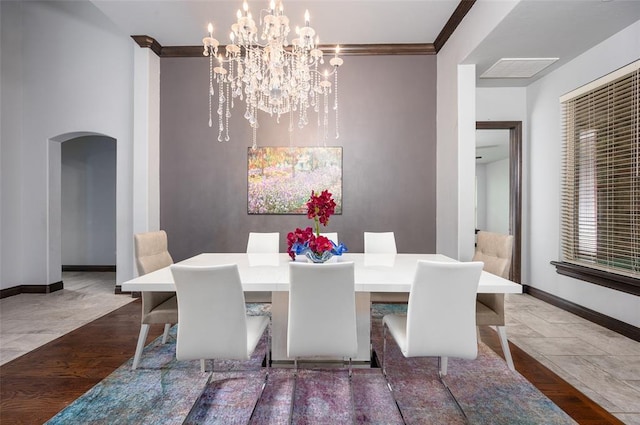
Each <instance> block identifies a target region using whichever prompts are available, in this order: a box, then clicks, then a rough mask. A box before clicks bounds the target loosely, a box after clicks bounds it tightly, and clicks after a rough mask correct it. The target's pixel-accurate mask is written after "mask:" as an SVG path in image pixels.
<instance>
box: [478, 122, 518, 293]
mask: <svg viewBox="0 0 640 425" xmlns="http://www.w3.org/2000/svg"><path fill="white" fill-rule="evenodd" d="M487 130H490V131H492V132H495V131H496V130H504V131H506V135H505V136H506V137H507V138H508V141H507V147H506V149H507V152H508V155H507V158H508V166H507V165H506V164H504V165H502V164H497V166H496V169H498V168H499V167H501V166H504V167H506V170H505V173H504V174H506V175H508V189H507V190H508V193H507V194H503V197H504V199H505V208H506V215H507V217H508V228H507V229H506V230H508V234H510V235H513V253H512V255H513V257H512V261H511V274H510V279H511V280H512V281H514V282H517V283H521V282H520V280H521V267H522V266H521V260H522V259H521V252H522V228H521V227H522V121H477V122H476V133H478V132H483V133H484V131H487ZM496 135H498V136H499V133H496ZM480 138H481V137H480ZM477 139H478V138H477ZM499 144H500V143H495V145H499ZM486 146H491V147H492V148H493V147H494V146H493V145H485V148H484V149H485V150H484V151H485V152H488V150H486V149H487V148H486ZM496 147H497V146H496ZM479 148H480V146H476V161H478V159H477V157H478V156H484V155H483V154H482V152H483V149H479ZM496 151H499V149H496ZM497 158H498V161H500V160H502V158H499V157H497ZM496 173H497V174H499V173H500V171H499V170H498V171H496ZM506 187H507V185H506V184H505V188H506ZM507 198H508V202H507V201H506V199H507ZM498 199H500V196H498ZM506 204H508V207H507V206H506ZM498 215H499V214H498ZM485 223H486V222H485ZM493 225H494V226H498V229H500V227H499V226H500V224H499V223H494V224H493Z"/></svg>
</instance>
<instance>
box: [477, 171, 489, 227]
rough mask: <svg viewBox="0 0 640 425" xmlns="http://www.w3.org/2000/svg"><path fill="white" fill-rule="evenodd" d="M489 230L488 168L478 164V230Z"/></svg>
mask: <svg viewBox="0 0 640 425" xmlns="http://www.w3.org/2000/svg"><path fill="white" fill-rule="evenodd" d="M486 228H487V167H486V166H485V164H476V229H486Z"/></svg>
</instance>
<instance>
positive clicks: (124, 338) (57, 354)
mask: <svg viewBox="0 0 640 425" xmlns="http://www.w3.org/2000/svg"><path fill="white" fill-rule="evenodd" d="M122 296H127V295H122ZM140 310H141V306H140V300H136V301H134V302H132V303H129V304H127V305H125V306H123V307H121V308H119V309H118V310H115V311H113V312H111V313H109V314H107V315H105V316H103V317H101V318H99V319H97V320H95V321H93V322H91V323H89V324H87V325H85V326H82V327H81V328H78V329H76V330H74V331H72V332H70V333H68V334H66V335H63V336H61V337H60V338H57V339H55V340H54V341H51V342H49V343H48V344H45V345H43V346H42V347H39V348H37V349H35V350H33V351H31V352H29V353H27V354H25V355H23V356H21V357H18V358H17V359H15V360H12V361H11V362H9V363H6V364H4V365H2V366H0V424H3V425H4V424H42V423H43V422H46V421H47V420H49V419H50V418H51V417H52V416H54V415H55V414H56V413H58V412H59V411H60V410H62V409H63V408H65V407H66V406H67V405H68V404H70V403H71V402H73V401H74V400H75V399H76V398H78V397H80V396H81V395H82V394H84V393H85V392H86V391H87V390H89V389H90V388H92V387H93V386H94V385H96V384H97V383H98V382H100V381H101V380H102V379H104V378H105V377H106V376H107V375H109V374H110V373H111V372H113V371H114V370H116V369H117V368H118V367H120V365H122V363H124V362H126V361H127V360H128V359H129V358H131V357H132V356H133V353H134V351H135V348H136V343H137V340H138V333H139V332H140ZM162 330H163V326H162V325H152V326H151V327H150V330H149V336H148V338H147V343H149V342H151V341H153V340H154V339H155V338H156V337H158V336H159V335H161V334H162Z"/></svg>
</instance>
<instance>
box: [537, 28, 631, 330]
mask: <svg viewBox="0 0 640 425" xmlns="http://www.w3.org/2000/svg"><path fill="white" fill-rule="evenodd" d="M639 52H640V21H638V22H636V23H635V24H633V25H631V26H630V27H628V28H626V29H625V30H623V31H621V32H619V33H618V34H616V35H614V36H613V37H611V38H609V39H608V40H606V41H604V42H603V43H601V44H599V45H597V46H595V47H593V48H592V49H590V50H588V51H587V52H585V53H584V54H582V55H581V56H579V57H577V58H576V59H574V60H572V61H571V62H569V63H568V64H566V65H564V66H563V67H561V68H559V69H557V70H556V71H554V72H553V73H551V74H549V75H547V76H546V77H544V78H543V79H541V80H539V81H537V82H535V83H533V84H531V85H530V86H529V87H528V89H527V108H528V122H529V134H528V139H529V149H528V152H529V161H528V168H529V171H528V173H527V174H528V175H529V180H530V181H529V189H530V194H529V200H528V202H527V204H526V206H525V208H526V209H527V210H528V215H529V219H528V223H527V227H528V233H529V247H530V262H531V266H530V270H529V276H528V278H527V279H526V283H528V284H529V285H531V286H533V287H536V288H538V289H541V290H543V291H546V292H549V293H551V294H554V295H556V296H558V297H561V298H564V299H566V300H569V301H572V302H574V303H577V304H579V305H582V306H584V307H587V308H590V309H592V310H595V311H598V312H600V313H603V314H605V315H607V316H611V317H613V318H616V319H618V320H621V321H623V322H626V323H629V324H631V325H634V326H640V297H637V296H633V295H629V294H624V293H622V292H619V291H614V290H610V289H607V288H604V287H601V286H597V285H593V284H590V283H587V282H584V281H580V280H576V279H573V278H569V277H566V276H561V275H559V274H557V273H556V271H555V267H554V266H552V265H551V264H549V262H550V261H554V260H559V259H560V244H559V238H560V233H559V232H560V222H559V211H560V170H561V148H562V140H561V123H560V103H559V97H560V96H561V95H562V94H564V93H567V92H569V91H571V90H573V89H575V88H577V87H580V86H582V85H584V84H586V83H588V82H590V81H592V80H595V79H597V78H599V77H601V76H603V75H606V74H608V73H609V72H611V71H613V70H615V69H617V68H620V67H622V66H624V65H626V64H628V63H630V62H633V61H634V60H637V59H638V54H639Z"/></svg>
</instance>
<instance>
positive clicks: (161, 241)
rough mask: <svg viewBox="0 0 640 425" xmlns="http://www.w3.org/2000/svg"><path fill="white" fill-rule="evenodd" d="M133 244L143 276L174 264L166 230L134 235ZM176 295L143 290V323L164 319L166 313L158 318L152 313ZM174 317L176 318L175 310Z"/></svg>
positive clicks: (138, 267) (139, 269)
mask: <svg viewBox="0 0 640 425" xmlns="http://www.w3.org/2000/svg"><path fill="white" fill-rule="evenodd" d="M133 246H134V250H135V256H136V267H137V269H138V274H139V275H141V276H142V275H145V274H147V273H151V272H154V271H156V270H159V269H161V268H163V267H167V266H170V265H171V264H173V258H171V254H169V249H168V248H167V233H166V232H165V231H164V230H158V231H156V232H146V233H137V234H135V235H133ZM174 295H175V293H174V292H148V291H144V292H142V323H151V322H153V323H159V322H158V321H160V320H164V315H162V316H163V317H157V318H156V317H153V316H152V315H150V314H151V312H152V311H153V310H154V309H155V308H156V307H158V306H160V305H162V303H164V302H165V301H167V300H168V299H170V298H171V297H173V296H174ZM172 318H174V319H175V312H173V314H172Z"/></svg>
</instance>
